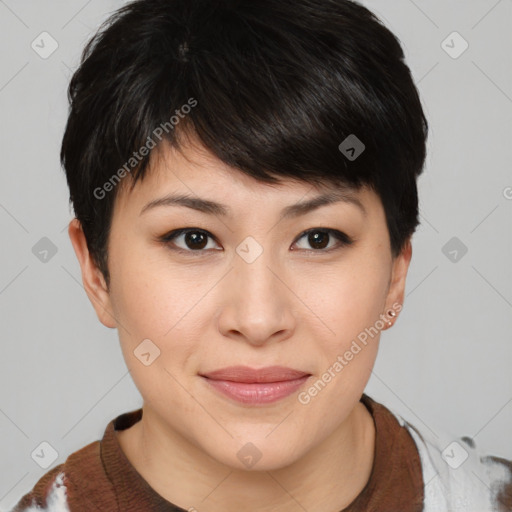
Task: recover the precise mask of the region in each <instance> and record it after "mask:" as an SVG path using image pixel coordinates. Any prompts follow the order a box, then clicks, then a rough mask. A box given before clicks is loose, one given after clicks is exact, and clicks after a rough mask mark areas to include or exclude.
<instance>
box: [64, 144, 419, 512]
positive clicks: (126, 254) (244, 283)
mask: <svg viewBox="0 0 512 512" xmlns="http://www.w3.org/2000/svg"><path fill="white" fill-rule="evenodd" d="M155 155H157V156H158V157H157V158H153V160H152V167H151V170H150V171H151V172H150V173H149V174H148V175H147V176H146V177H145V179H144V180H143V181H142V182H139V183H137V185H136V186H135V188H134V190H133V191H130V190H129V189H128V188H127V187H124V186H123V187H122V189H121V190H120V195H119V196H118V198H117V199H116V203H115V209H114V215H113V221H112V229H111V233H110V238H109V246H108V250H109V269H110V274H111V288H110V290H107V289H106V286H105V281H104V279H103V277H102V275H101V273H100V272H99V270H98V269H97V268H96V267H95V266H94V264H93V262H92V259H91V258H90V255H89V252H88V250H87V245H86V242H85V238H84V235H83V232H82V230H81V228H80V224H79V223H78V221H77V220H76V219H74V220H73V221H72V222H71V223H70V225H69V230H68V231H69V236H70V239H71V242H72V244H73V247H74V249H75V252H76V254H77V257H78V260H79V262H80V266H81V270H82V279H83V283H84V287H85V290H86V292H87V294H88V296H89V299H90V300H91V303H92V305H93V307H94V309H95V311H96V313H97V315H98V318H99V320H100V321H101V322H102V323H103V324H104V325H105V326H107V327H110V328H117V329H118V332H119V338H120V342H121V347H122V351H123V355H124V358H125V361H126V364H127V366H128V368H129V369H130V372H131V375H132V378H133V380H134V382H135V384H136V386H137V388H138V389H139V391H140V393H141V395H142V397H143V399H144V404H143V411H144V413H143V418H142V420H141V421H140V422H139V423H137V424H136V425H134V426H133V427H132V428H130V429H128V430H126V431H123V432H120V433H119V434H118V438H119V441H120V443H121V446H122V449H123V451H124V452H125V453H126V455H127V457H128V459H129V460H130V461H131V463H132V464H133V465H134V467H135V468H136V469H137V471H138V472H139V473H140V474H141V475H142V476H143V477H144V478H145V480H146V481H147V482H148V483H149V484H150V485H151V486H152V487H153V488H154V489H155V490H156V491H157V492H158V493H159V494H161V495H162V496H163V497H164V498H166V499H167V500H169V501H171V502H173V503H174V504H176V505H178V506H180V507H182V508H184V509H188V508H189V507H195V508H196V509H197V510H198V511H200V512H220V511H224V512H226V511H227V512H230V511H238V510H251V511H271V510H272V511H282V512H285V511H292V510H293V511H296V510H299V509H301V507H304V508H305V509H306V510H308V511H309V512H317V511H318V512H320V511H322V512H331V511H332V512H339V511H340V510H341V509H342V508H345V507H346V506H348V505H349V504H350V503H351V502H352V501H353V500H354V498H355V497H356V496H357V495H358V494H359V493H360V492H361V490H362V489H363V488H364V486H365V484H366V483H367V481H368V478H369V476H370V472H371V468H372V463H373V452H374V440H375V429H374V424H373V420H372V418H371V416H370V414H369V413H368V411H367V410H366V408H365V407H364V405H362V404H361V403H360V402H359V399H360V397H361V394H362V393H363V391H364V388H365V386H366V384H367V382H368V379H369V377H370V374H371V370H372V368H373V365H374V362H375V358H376V355H377V351H378V344H379V338H380V332H379V333H378V334H377V335H375V336H374V337H373V338H369V339H368V343H367V344H366V345H365V346H364V347H363V346H362V345H361V344H360V345H361V346H362V349H361V350H360V351H359V352H358V353H357V354H356V355H354V357H353V359H352V360H351V361H349V362H348V364H346V366H344V367H343V369H342V370H341V371H339V372H337V373H336V372H335V376H334V377H333V378H332V379H331V380H330V382H329V383H328V384H327V385H325V386H324V387H323V388H321V390H320V391H319V392H318V393H317V394H316V396H313V397H311V399H310V401H309V402H308V403H307V404H304V403H301V402H300V401H299V400H298V392H295V393H293V394H292V395H290V396H288V397H286V398H284V399H282V400H279V401H278V402H275V403H272V404H267V405H257V406H251V405H244V404H240V403H238V402H235V401H232V400H230V399H229V398H226V397H224V396H223V395H220V394H218V393H217V392H216V391H215V390H212V389H211V388H210V387H209V385H208V383H207V382H205V381H204V379H203V378H202V377H200V376H199V373H205V372H208V371H212V370H215V369H219V368H224V367H226V366H232V365H246V366H251V367H253V368H261V367H265V366H270V365H282V366H287V367H291V368H295V369H298V370H302V371H305V372H307V373H310V374H312V377H310V379H309V381H308V383H307V385H306V388H307V387H309V386H311V385H312V384H313V383H314V382H315V381H317V380H318V379H319V378H320V376H321V375H322V374H324V372H326V371H327V369H328V368H329V367H332V366H333V364H334V363H335V362H336V360H337V358H338V356H340V355H343V354H344V353H345V352H346V351H347V350H349V349H350V346H351V344H352V342H353V340H355V339H357V336H358V334H360V333H361V332H362V331H364V330H365V328H369V327H370V326H374V325H376V322H377V320H379V318H381V317H380V316H379V315H382V314H385V313H386V311H388V310H389V309H393V305H395V307H396V304H399V305H401V304H402V303H403V297H404V289H405V280H406V274H407V270H408V267H409V262H410V259H411V245H410V243H408V244H407V247H406V249H405V250H404V251H403V252H402V253H401V254H400V255H399V256H398V257H397V258H395V259H393V258H392V256H391V249H390V242H389V234H388V231H387V227H386V222H385V216H384V210H383V208H382V203H381V201H380V199H379V197H378V196H377V195H376V194H375V193H374V192H373V191H371V190H369V189H367V188H363V189H361V190H359V191H357V192H356V193H355V196H356V197H357V198H358V199H359V200H360V201H361V203H362V204H363V206H364V207H365V209H366V215H365V214H363V213H362V212H361V211H360V210H359V209H358V208H357V207H356V206H355V205H354V204H351V203H347V202H337V203H333V204H330V205H327V206H322V207H320V208H318V209H316V210H314V211H311V212H309V213H307V214H305V215H303V216H299V217H296V218H290V219H284V220H281V221H280V220H279V215H280V212H281V210H282V209H283V208H284V207H286V206H289V205H291V204H294V203H297V202H301V201H306V200H309V199H311V198H313V197H315V196H317V195H319V194H320V192H322V190H321V189H317V188H316V187H314V186H313V185H311V184H309V183H304V182H296V181H292V180H287V181H284V182H283V183H282V184H279V185H268V184H262V183H259V182H257V181H255V180H254V179H253V178H251V177H249V176H246V175H243V174H242V173H241V172H239V171H237V170H236V169H233V168H230V167H229V166H227V165H226V164H224V163H222V162H221V161H220V160H218V159H216V158H215V157H214V156H213V155H211V154H210V153H208V152H207V151H206V150H205V149H204V148H202V147H200V146H199V145H198V144H189V145H188V146H187V148H186V152H185V153H184V154H183V155H182V154H180V153H178V152H176V151H175V150H173V149H171V148H160V151H159V152H158V153H156V154H155ZM155 155H153V156H155ZM326 190H327V189H326ZM177 192H180V193H184V194H189V195H191V196H193V197H201V198H205V199H209V200H213V201H216V202H219V203H223V204H225V205H226V206H228V207H229V208H230V209H231V210H232V216H231V217H223V216H221V215H208V214H206V213H202V212H199V211H195V210H193V209H190V208H187V207H183V206H179V207H176V206H163V207H157V208H152V209H149V210H147V211H146V212H145V213H143V214H142V215H141V214H140V213H141V210H142V209H143V207H144V206H145V205H146V204H147V203H149V202H150V201H153V200H155V199H158V198H160V197H163V196H165V195H166V194H168V193H177ZM178 228H197V229H201V230H204V231H207V232H208V233H210V235H211V236H210V237H209V238H207V239H205V241H204V243H203V245H202V247H203V248H202V249H201V250H202V253H201V254H198V250H197V249H194V248H195V247H196V246H194V245H191V244H190V240H189V244H188V245H187V243H186V238H185V236H183V235H182V236H179V237H178V238H176V239H175V240H174V241H171V242H167V244H166V243H165V242H162V241H160V240H159V237H162V236H163V235H165V234H167V233H169V232H170V231H172V230H175V229H178ZM310 228H319V229H320V228H330V229H337V230H340V231H342V232H344V233H346V234H347V235H348V236H350V237H352V238H353V239H354V240H355V241H354V243H353V244H352V245H347V246H339V243H338V241H337V240H336V238H334V237H332V236H331V237H328V239H327V240H326V239H325V238H324V240H323V242H322V240H321V243H323V244H324V245H323V246H322V247H325V246H327V247H326V248H324V249H322V248H315V245H314V244H313V245H312V243H311V238H310V239H309V240H310V241H309V242H308V236H307V235H306V236H301V235H302V233H303V232H304V231H305V230H307V229H310ZM248 236H251V237H253V238H254V239H255V240H256V241H257V243H258V244H259V245H260V246H261V248H262V249H263V252H262V253H261V255H260V256H259V257H258V258H256V259H255V260H254V261H253V262H251V263H248V262H247V261H245V260H244V259H243V258H242V257H240V256H239V254H238V253H237V252H236V249H237V247H238V246H239V244H240V243H241V242H242V241H244V239H246V237H248ZM325 236H326V235H324V237H325ZM196 243H197V242H196ZM173 244H174V245H173ZM320 245H321V244H320ZM337 246H339V248H338V249H335V250H332V251H330V252H328V251H327V249H329V248H331V247H337ZM173 247H175V248H181V249H183V251H184V252H181V253H180V252H178V251H176V250H172V248H173ZM191 247H192V248H191ZM186 251H188V252H186ZM395 311H397V310H396V309H395ZM388 319H389V320H391V321H395V320H396V317H395V318H394V319H393V318H389V317H387V318H386V320H388ZM385 328H388V325H387V323H386V324H385V327H384V329H385ZM145 339H150V340H151V341H152V342H153V343H154V344H155V345H156V346H158V348H159V350H160V356H159V357H158V358H156V359H155V360H154V361H153V362H152V364H150V365H149V366H145V365H144V364H142V363H141V362H140V360H139V359H138V358H137V357H136V356H135V355H134V350H135V349H136V348H137V347H138V345H139V344H140V343H141V342H142V340H145ZM306 388H301V390H300V391H304V389H306ZM247 443H252V444H253V445H254V446H255V447H256V448H257V450H258V451H259V452H260V453H261V459H260V460H259V461H258V462H257V463H256V464H255V465H254V466H252V467H250V468H249V467H247V466H245V465H244V464H243V463H242V462H241V461H240V459H239V458H238V457H237V453H238V452H239V450H240V449H241V448H242V447H243V446H244V445H246V444H247ZM249 504H250V506H249Z"/></svg>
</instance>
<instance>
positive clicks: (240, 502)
mask: <svg viewBox="0 0 512 512" xmlns="http://www.w3.org/2000/svg"><path fill="white" fill-rule="evenodd" d="M118 439H119V443H120V444H121V447H122V449H123V452H124V453H125V454H126V456H127V458H128V460H129V461H130V462H131V464H132V465H133V466H134V467H135V469H136V470H137V471H138V473H139V474H140V475H141V476H142V477H143V478H144V479H145V480H146V481H147V482H148V483H149V485H150V486H151V487H152V488H153V489H154V490H155V491H156V492H157V493H158V494H160V495H161V496H162V497H163V498H164V499H166V500H167V501H169V502H171V503H173V504H175V505H177V506H179V507H181V508H183V509H185V510H192V511H193V510H194V509H195V510H197V511H201V512H221V511H222V512H235V511H237V512H238V511H239V510H248V504H250V509H251V510H254V511H258V512H267V511H268V512H270V511H273V512H276V511H279V512H288V511H290V512H291V511H294V512H295V511H297V510H300V509H304V510H307V511H308V512H339V511H340V510H342V509H343V508H346V507H347V506H348V505H349V504H350V503H351V502H352V501H353V500H354V499H355V498H356V497H357V495H358V494H359V493H360V492H361V491H362V489H363V488H364V486H365V485H366V483H367V482H368V479H369V477H370V473H371V470H372V466H373V458H374V457H373V454H374V446H375V426H374V422H373V418H372V417H371V415H370V413H369V412H368V410H367V409H366V407H365V406H364V405H363V404H362V403H361V402H358V403H357V404H356V406H355V407H354V409H353V410H352V412H351V413H350V415H349V416H348V418H347V419H346V420H345V421H344V422H343V423H342V424H341V425H340V426H339V427H338V428H337V429H336V430H335V431H334V432H333V433H332V434H331V435H330V436H329V437H327V438H326V439H325V440H324V441H322V442H321V443H320V444H319V445H317V446H315V447H313V448H312V449H311V450H310V451H309V452H307V454H306V455H305V456H304V457H302V458H301V459H299V460H297V461H295V462H294V463H293V464H291V465H289V466H287V467H284V468H280V469H277V470H272V471H242V470H239V469H234V468H232V467H229V466H226V465H224V464H221V463H219V462H218V461H216V460H214V459H212V458H211V457H210V456H208V455H207V454H205V453H204V452H203V451H201V450H200V449H199V448H198V447H197V446H195V445H192V444H191V443H190V442H189V441H188V440H187V439H185V438H184V437H183V436H181V435H179V434H178V433H176V432H169V431H168V428H166V427H165V426H164V425H162V424H161V422H160V421H159V420H158V418H157V417H156V415H155V414H154V412H153V411H152V410H151V408H149V407H147V406H145V407H144V412H143V416H142V419H141V420H140V421H139V422H138V423H136V424H135V425H133V426H132V427H131V428H129V429H127V430H124V431H121V432H118Z"/></svg>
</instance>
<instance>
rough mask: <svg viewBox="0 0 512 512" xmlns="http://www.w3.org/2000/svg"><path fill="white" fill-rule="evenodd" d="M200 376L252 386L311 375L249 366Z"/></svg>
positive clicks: (291, 370) (283, 368)
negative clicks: (253, 384) (252, 384)
mask: <svg viewBox="0 0 512 512" xmlns="http://www.w3.org/2000/svg"><path fill="white" fill-rule="evenodd" d="M199 375H201V377H206V378H207V379H211V380H223V381H231V382H243V383H247V384H251V383H260V382H285V381H289V380H296V379H300V378H302V377H306V376H309V375H311V374H310V373H307V372H303V371H300V370H295V369H293V368H287V367H285V366H267V367H265V368H259V369H255V368H250V367H248V366H229V367H226V368H221V369H219V370H214V371H211V372H208V373H201V374H199Z"/></svg>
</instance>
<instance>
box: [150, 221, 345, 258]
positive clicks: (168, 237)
mask: <svg viewBox="0 0 512 512" xmlns="http://www.w3.org/2000/svg"><path fill="white" fill-rule="evenodd" d="M315 232H320V233H326V234H329V235H331V236H333V237H334V238H336V239H337V240H338V245H337V246H335V247H331V248H330V249H302V250H304V251H306V252H308V253H312V252H314V253H330V252H332V251H335V250H339V249H342V248H344V247H347V246H349V245H352V244H353V243H354V239H352V238H351V237H349V236H348V235H347V234H345V233H343V232H342V231H338V230H337V229H330V228H312V229H308V230H306V231H304V232H303V233H301V234H300V235H299V236H298V237H297V239H296V241H295V242H294V244H295V243H297V242H298V241H299V240H300V239H301V238H303V237H305V236H307V235H309V234H310V233H315ZM186 233H201V234H203V235H206V236H207V237H209V238H211V239H213V240H215V238H214V237H213V235H211V233H209V232H208V231H205V230H204V229H199V228H181V229H175V230H174V231H170V232H169V233H167V234H165V235H163V236H162V237H160V238H159V240H160V242H162V243H163V244H164V245H166V246H168V247H169V249H171V250H172V251H176V252H180V253H186V254H193V255H194V256H196V255H197V256H200V255H203V254H204V253H205V252H206V251H207V249H198V250H192V249H183V248H181V247H176V246H174V247H172V246H171V245H172V244H171V242H172V241H173V240H175V239H176V238H178V237H179V236H180V235H183V234H186ZM329 242H330V240H329ZM209 250H211V249H209ZM214 250H216V249H214Z"/></svg>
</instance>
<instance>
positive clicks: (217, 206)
mask: <svg viewBox="0 0 512 512" xmlns="http://www.w3.org/2000/svg"><path fill="white" fill-rule="evenodd" d="M351 190H352V189H340V190H333V191H331V192H327V193H325V194H322V195H319V196H317V197H314V198H313V199H310V200H309V201H300V202H298V203H295V204H292V205H290V206H286V207H285V208H283V210H282V212H281V216H280V220H283V219H288V218H296V217H300V216H301V215H305V214H306V213H309V212H311V211H313V210H316V209H318V208H320V207H321V206H326V205H329V204H334V203H338V202H344V203H349V204H353V205H355V206H357V207H358V208H359V209H360V210H361V212H362V213H363V215H364V216H366V215H367V212H366V209H365V207H364V206H363V204H362V203H361V201H360V200H359V199H358V198H357V197H356V196H355V195H354V193H353V192H352V191H351ZM162 206H184V207H187V208H191V209H193V210H197V211H199V212H202V213H206V214H209V215H218V216H222V217H230V216H231V215H232V213H231V208H229V206H226V205H224V204H221V203H217V202H215V201H211V200H208V199H202V198H200V197H193V196H189V195H186V194H169V195H166V196H164V197H161V198H159V199H155V200H153V201H151V202H149V203H148V204H146V206H144V207H143V208H142V210H141V212H140V214H139V215H142V214H143V213H145V212H147V211H148V210H151V209H153V208H157V207H162Z"/></svg>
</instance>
